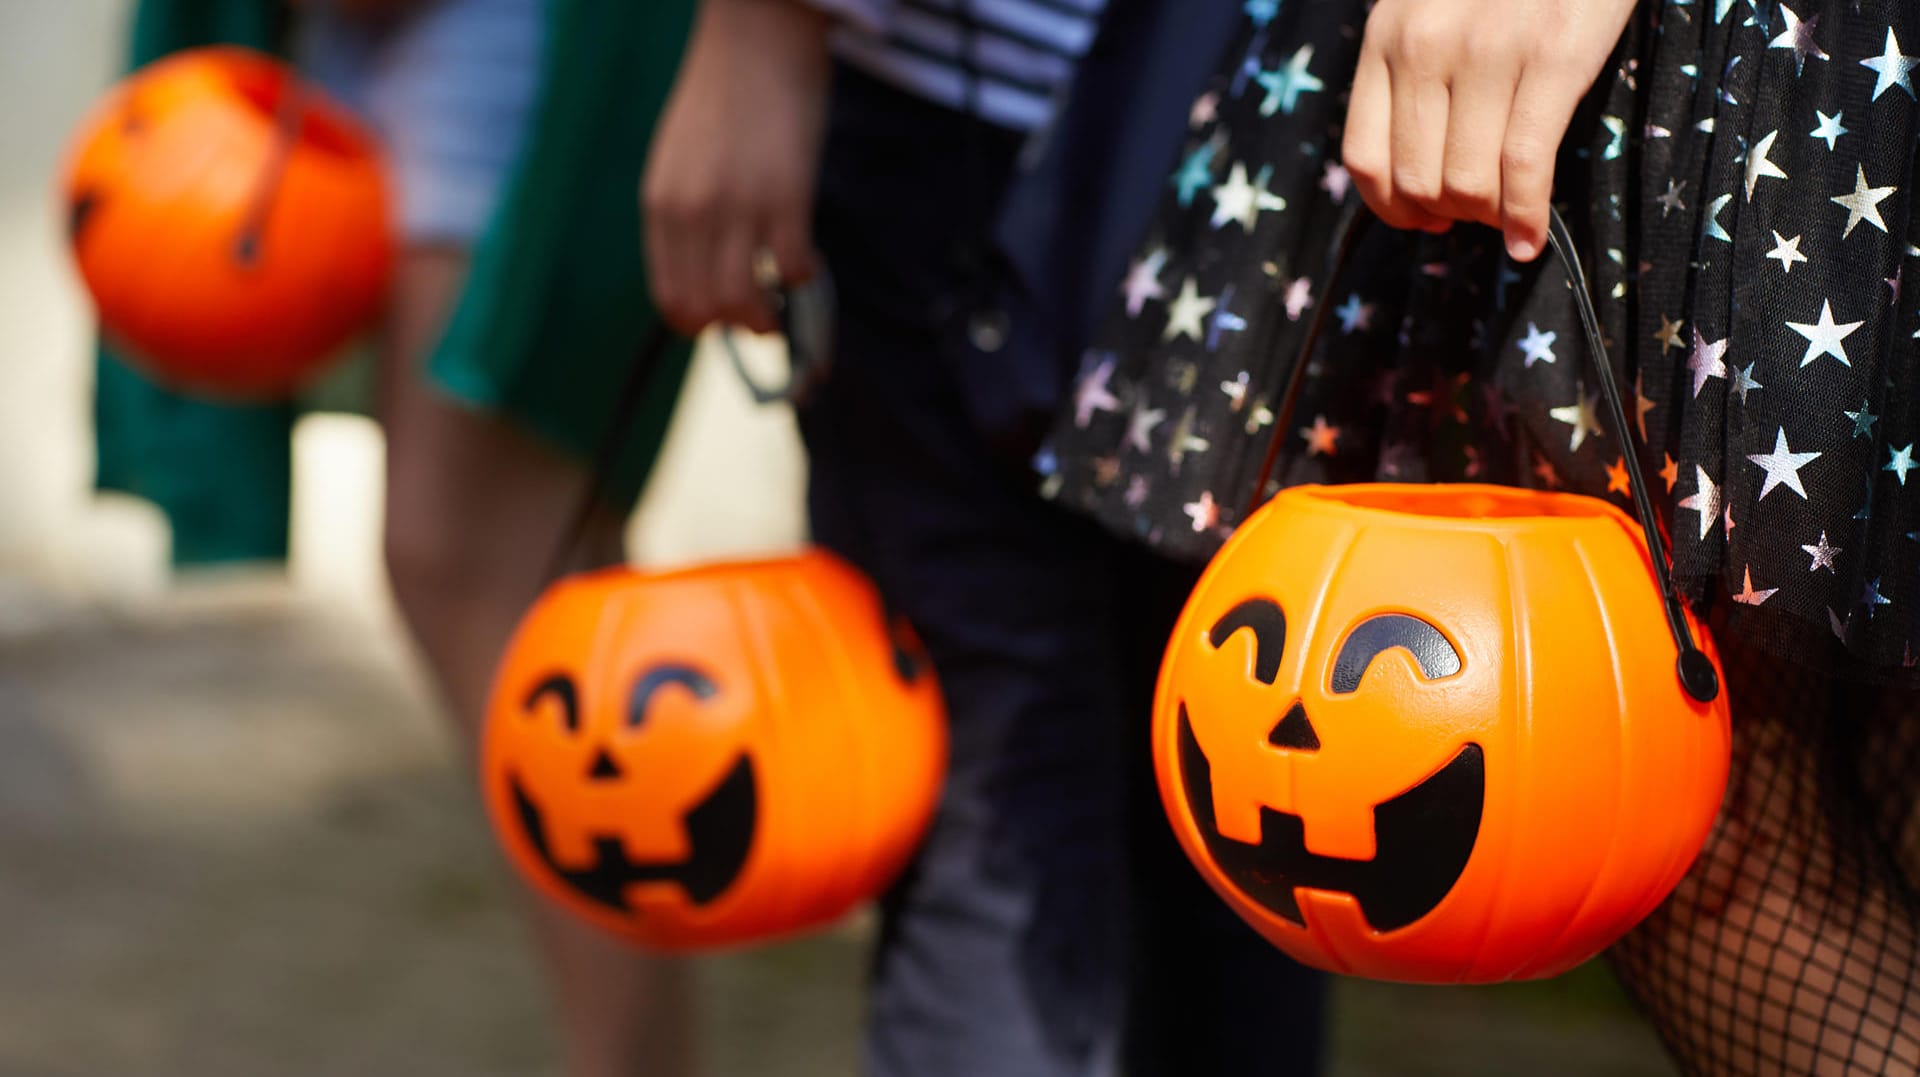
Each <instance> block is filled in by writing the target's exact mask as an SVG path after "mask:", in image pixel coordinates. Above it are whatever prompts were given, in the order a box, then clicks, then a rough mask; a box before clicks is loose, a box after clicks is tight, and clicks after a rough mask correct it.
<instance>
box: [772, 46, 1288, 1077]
mask: <svg viewBox="0 0 1920 1077" xmlns="http://www.w3.org/2000/svg"><path fill="white" fill-rule="evenodd" d="M1018 148H1019V147H1018V142H1017V140H1016V139H1015V138H1014V137H1013V136H1012V135H1010V134H1008V133H1006V132H999V131H994V130H992V129H987V128H983V127H980V126H979V125H976V124H970V123H967V122H965V121H963V120H962V119H961V118H960V117H959V116H957V115H956V114H954V113H952V112H949V111H947V110H944V109H940V108H937V107H935V106H931V105H928V104H925V103H923V102H920V101H918V100H916V99H913V98H910V97H908V96H906V95H904V94H901V93H899V92H897V91H894V90H892V89H890V88H887V87H884V86H882V85H880V84H879V83H877V82H874V81H872V80H869V79H866V78H864V77H862V76H859V75H857V74H853V73H850V72H846V71H842V72H840V73H839V77H838V78H837V80H836V90H835V101H834V107H833V111H832V121H831V124H830V133H829V137H828V146H827V151H826V156H825V164H824V168H823V178H822V185H821V191H820V199H819V222H818V233H817V234H818V241H819V243H820V246H821V249H822V251H823V253H824V254H825V256H826V260H827V263H828V265H829V267H830V269H831V271H832V272H833V274H834V277H835V280H836V283H837V285H838V290H839V297H840V306H841V310H840V327H839V337H838V342H837V346H836V348H835V353H834V368H833V371H832V374H831V376H830V377H829V379H828V380H827V381H826V383H825V384H824V386H823V387H822V388H821V389H820V391H819V393H818V394H817V395H816V396H815V397H814V398H813V399H812V400H811V401H810V402H809V403H808V404H807V406H806V407H804V408H803V409H802V411H801V427H802V431H803V433H804V435H805V437H806V441H807V446H808V449H809V451H810V453H811V458H812V464H811V484H810V490H809V501H810V511H811V515H812V522H813V529H814V537H815V539H816V540H817V541H818V542H820V543H822V544H823V545H825V546H827V547H829V548H832V549H834V550H836V551H838V552H840V553H841V554H843V555H844V556H846V557H847V558H849V559H850V560H851V561H853V562H854V563H855V564H857V565H859V566H860V567H861V568H862V569H864V570H865V571H866V572H867V573H868V574H869V575H870V576H872V578H873V579H874V580H875V581H876V582H877V583H878V585H879V587H880V589H881V591H882V592H883V594H884V595H885V597H886V599H887V601H888V603H889V604H890V605H891V606H892V607H893V608H894V610H895V611H896V612H898V613H902V614H905V615H906V616H907V617H908V618H909V619H911V621H912V622H913V624H914V626H915V627H916V628H917V629H918V631H919V633H920V635H921V637H922V638H923V639H924V640H925V642H926V645H927V647H928V650H929V652H930V653H931V655H932V657H933V660H934V665H935V668H936V669H937V670H938V672H939V676H940V680H941V684H942V686H943V688H944V690H945V693H946V699H947V705H948V710H949V713H950V717H951V724H952V763H951V769H950V773H949V775H948V778H947V785H946V789H945V792H944V795H943V799H942V801H941V804H940V809H939V812H938V815H937V818H936V819H935V821H934V824H933V828H932V832H931V834H930V835H929V837H928V839H927V842H926V845H925V847H924V849H923V850H922V852H921V853H920V855H919V857H918V858H917V860H916V861H915V863H914V864H913V865H912V867H911V868H910V869H909V870H908V873H907V874H906V876H905V877H904V878H903V879H902V880H901V881H900V883H899V884H898V885H897V886H896V887H895V888H894V890H893V892H892V893H891V894H889V895H888V897H887V899H886V901H885V902H884V905H883V927H882V931H881V937H880V941H879V946H878V950H877V952H876V954H875V957H874V964H873V976H872V985H871V994H870V1003H869V1005H870V1021H869V1026H868V1036H867V1044H866V1069H867V1071H868V1073H870V1074H871V1075H872V1077H1091V1075H1096V1074H1107V1073H1115V1072H1121V1071H1122V1070H1124V1072H1126V1073H1127V1074H1129V1075H1130V1077H1160V1075H1175V1074H1177V1075H1180V1077H1240V1075H1249V1077H1251V1075H1294V1074H1302V1075H1304V1074H1312V1073H1315V1072H1317V1069H1318V1063H1319V1056H1320V1038H1321V1036H1320V1032H1321V1022H1322V1016H1323V998H1324V990H1325V985H1324V981H1323V979H1322V978H1321V977H1320V976H1319V975H1318V974H1315V973H1310V972H1308V971H1306V970H1304V969H1302V968H1301V967H1300V966H1298V965H1296V964H1294V963H1293V962H1291V961H1289V960H1288V959H1286V958H1285V957H1283V956H1282V955H1281V954H1279V953H1278V952H1277V951H1275V950H1274V949H1272V948H1271V947H1270V946H1268V945H1267V944H1266V942H1264V941H1263V940H1262V939H1260V938H1259V936H1257V935H1256V934H1255V933H1254V932H1253V931H1252V930H1251V929H1249V928H1248V927H1246V926H1245V925H1244V924H1242V923H1241V922H1240V921H1239V920H1238V919H1237V918H1236V917H1235V916H1234V915H1233V914H1232V913H1231V912H1230V911H1229V910H1228V909H1227V908H1226V906H1225V905H1224V904H1223V903H1221V902H1220V901H1219V899H1218V898H1217V897H1215V896H1214V895H1213V894H1212V893H1211V892H1210V891H1209V890H1207V888H1206V886H1205V885H1204V883H1202V882H1201V881H1200V879H1199V876H1198V875H1197V874H1196V873H1195V872H1194V870H1193V868H1192V866H1191V865H1190V864H1188V862H1187V861H1186V859H1185V858H1184V856H1183V855H1182V854H1181V853H1180V850H1179V849H1178V847H1177V846H1176V845H1175V843H1174V840H1173V836H1172V833H1171V830H1170V829H1169V827H1168V825H1167V823H1166V821H1165V818H1164V817H1163V815H1162V814H1161V809H1160V805H1159V799H1158V794H1157V792H1156V791H1155V789H1154V786H1153V776H1152V761H1151V757H1150V752H1149V750H1148V741H1147V722H1148V717H1149V707H1150V703H1151V699H1152V690H1153V679H1154V675H1155V671H1156V670H1157V668H1158V665H1159V659H1160V652H1161V649H1162V647H1163V646H1164V644H1165V641H1166V638H1167V635H1168V632H1169V631H1170V629H1171V626H1172V622H1173V618H1174V616H1175V614H1176V613H1177V612H1178V610H1179V604H1180V602H1181V601H1182V599H1183V598H1184V597H1185V594H1186V592H1187V589H1188V588H1189V587H1190V586H1191V584H1192V582H1193V581H1192V573H1191V570H1189V569H1185V568H1182V567H1180V566H1176V565H1173V564H1170V563H1167V562H1163V561H1159V560H1157V559H1155V558H1153V557H1152V556H1151V555H1150V554H1147V553H1146V552H1144V551H1141V550H1137V549H1134V548H1131V547H1127V546H1124V545H1122V544H1120V543H1118V542H1116V541H1114V540H1112V539H1109V538H1108V537H1106V536H1105V535H1104V534H1103V533H1102V532H1100V531H1099V530H1097V529H1096V528H1095V527H1094V526H1093V525H1092V524H1089V523H1086V522H1083V521H1081V520H1079V519H1077V518H1074V517H1071V516H1069V515H1067V514H1065V513H1064V512H1062V511H1060V510H1057V509H1055V508H1053V507H1052V506H1050V505H1048V504H1047V503H1046V502H1044V501H1042V500H1041V499H1039V498H1038V497H1037V496H1035V494H1034V493H1033V492H1032V480H1031V478H1030V476H1029V475H1028V474H1027V473H1026V472H1025V471H1024V469H1023V468H1022V467H1021V466H1020V465H1019V464H1018V463H1017V462H1015V461H1013V460H1010V459H1009V458H1007V456H1006V455H1005V453H1004V452H1003V451H1002V448H1003V447H1000V446H995V445H991V444H989V443H988V442H987V441H986V439H984V438H983V437H982V436H981V435H980V434H979V432H978V429H977V424H975V423H974V422H973V421H972V420H971V419H970V418H969V415H968V412H967V408H966V406H965V404H964V400H965V395H966V394H964V393H963V392H962V391H961V386H960V378H962V377H963V376H964V374H965V367H964V364H965V363H966V362H967V361H968V356H969V355H970V354H974V352H973V349H976V348H978V347H980V346H982V345H985V346H988V347H991V346H993V345H994V344H996V343H998V342H999V341H1001V340H1002V339H1004V336H1003V335H996V331H997V328H998V327H997V326H996V324H995V317H996V316H995V315H994V313H993V312H992V311H991V310H990V309H983V308H982V307H981V306H980V304H981V303H982V302H984V300H983V298H982V297H983V296H984V295H986V294H988V293H987V291H986V290H985V289H983V288H982V287H981V286H980V283H981V277H982V274H983V270H982V265H983V261H982V258H981V256H980V252H979V249H978V247H977V246H976V244H977V242H978V240H979V238H980V237H982V236H984V235H986V234H988V229H989V223H990V221H991V217H992V214H993V212H994V208H995V206H996V205H997V203H998V201H999V199H1000V196H1001V193H1002V190H1003V188H1004V186H1005V184H1006V182H1007V180H1008V177H1009V175H1010V173H1011V171H1012V167H1013V163H1014V160H1015V158H1016V156H1017V152H1018ZM1036 361H1045V360H1044V359H1036Z"/></svg>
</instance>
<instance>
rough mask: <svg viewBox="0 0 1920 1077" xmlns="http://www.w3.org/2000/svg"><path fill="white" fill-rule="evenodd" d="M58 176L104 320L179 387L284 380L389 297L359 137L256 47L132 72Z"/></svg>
mask: <svg viewBox="0 0 1920 1077" xmlns="http://www.w3.org/2000/svg"><path fill="white" fill-rule="evenodd" d="M63 194H64V204H65V208H66V215H67V227H68V239H69V242H70V245H71V247H72V250H73V256H74V259H75V261H76V263H77V264H78V266H79V269H80V275H81V277H82V278H83V279H84V281H85V282H86V286H87V291H88V292H89V294H91V296H92V297H93V302H94V306H95V309H96V311H97V313H98V315H99V318H100V322H101V327H102V330H103V332H104V334H105V335H106V337H107V338H108V340H110V341H111V342H113V343H114V344H115V345H116V346H117V347H119V348H120V349H121V350H123V351H124V352H126V353H127V355H128V357H129V358H130V359H131V360H133V361H134V362H136V363H138V364H140V365H141V366H142V368H143V369H145V370H146V371H147V372H148V373H149V374H151V375H152V376H153V377H155V378H156V379H157V380H159V381H161V382H163V383H164V384H167V385H169V386H172V387H175V388H178V389H182V390H185V391H190V392H194V393H198V394H201V395H206V396H213V397H227V398H241V399H261V398H275V397H282V396H285V395H287V394H289V393H291V392H293V391H294V390H295V389H297V388H299V387H300V386H301V385H303V384H305V383H307V382H309V381H311V380H312V379H313V378H314V377H315V376H317V374H318V373H320V372H321V370H322V368H323V366H324V364H325V363H326V362H327V361H328V360H329V359H331V358H334V357H336V356H337V355H339V354H340V353H341V352H342V350H343V348H344V347H345V346H346V345H347V344H348V343H349V342H350V341H351V339H352V338H353V337H354V336H356V335H357V334H359V333H361V332H363V331H365V330H366V329H367V328H368V327H369V326H370V325H371V324H372V322H373V321H374V320H375V319H376V318H377V317H378V316H379V313H380V311H381V307H382V304H383V302H384V300H385V297H386V291H387V284H388V280H389V278H390V275H391V273H392V266H393V238H392V235H391V228H392V226H391V223H390V211H389V205H388V193H387V184H386V179H385V176H384V174H383V170H382V165H381V158H380V154H379V151H378V147H377V146H376V144H375V142H374V139H373V137H372V136H371V135H370V134H369V133H367V131H366V130H364V129H363V128H362V127H361V126H360V125H359V124H358V123H357V122H356V121H355V120H354V119H353V117H352V116H351V115H349V114H348V113H347V112H346V111H345V110H344V109H343V108H341V107H340V106H338V105H336V104H334V103H332V102H331V101H329V100H328V99H327V98H326V97H325V96H324V95H323V94H322V93H321V92H320V91H318V90H317V89H315V88H313V87H311V86H308V85H306V84H304V83H302V82H300V81H299V80H298V79H297V78H296V77H295V76H294V75H293V74H292V72H291V71H290V70H289V69H288V68H287V67H286V66H285V65H284V64H281V63H279V62H278V61H275V60H273V59H271V58H269V57H266V56H263V55H261V54H259V53H255V52H251V51H248V50H245V49H239V48H232V47H212V48H204V49H194V50H189V51H186V52H182V53H176V54H174V55H172V56H169V57H167V58H165V59H162V60H160V61H157V62H155V63H153V64H151V65H149V66H147V67H144V68H142V69H141V70H139V71H137V72H135V73H134V74H133V75H131V76H129V77H128V78H127V79H126V80H124V81H123V82H121V83H120V84H119V85H118V86H116V87H114V88H113V89H112V90H111V91H110V92H109V93H108V94H107V95H106V97H105V98H104V99H103V100H102V101H101V102H100V103H99V104H98V105H97V106H96V107H95V108H94V109H93V110H92V112H91V113H90V114H89V115H88V116H87V117H86V119H85V120H84V121H83V122H82V123H81V125H80V128H79V130H78V132H77V133H76V135H75V137H74V140H73V146H72V150H71V151H70V154H69V158H68V163H67V167H66V169H65V174H64V178H63Z"/></svg>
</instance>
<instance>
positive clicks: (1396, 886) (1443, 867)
mask: <svg viewBox="0 0 1920 1077" xmlns="http://www.w3.org/2000/svg"><path fill="white" fill-rule="evenodd" d="M1179 736H1180V776H1181V779H1182V781H1183V782H1184V783H1185V785H1186V795H1187V807H1188V808H1189V810H1190V811H1191V812H1192V813H1193V821H1194V823H1195V825H1196V826H1198V827H1199V830H1200V839H1201V841H1202V842H1204V843H1205V844H1206V847H1207V852H1208V854H1210V855H1211V856H1212V857H1213V860H1214V862H1215V863H1216V864H1218V865H1219V866H1220V870H1221V872H1222V873H1224V874H1225V875H1226V877H1227V878H1228V879H1231V880H1232V881H1233V883H1234V885H1235V886H1237V887H1239V888H1240V890H1241V891H1242V892H1243V893H1245V894H1246V895H1247V896H1248V897H1249V898H1252V899H1253V900H1254V901H1256V902H1258V903H1259V904H1260V905H1261V906H1262V907H1263V908H1265V909H1267V910H1268V911H1270V912H1272V913H1274V914H1276V915H1278V916H1281V917H1283V918H1285V919H1287V920H1289V921H1291V922H1293V923H1294V924H1298V925H1300V926H1302V927H1304V926H1306V918H1305V917H1304V916H1303V915H1302V914H1301V911H1300V902H1299V899H1298V898H1296V897H1295V896H1294V891H1295V890H1296V889H1300V888H1305V889H1310V890H1326V891H1332V892H1335V893H1343V894H1351V895H1352V896H1353V899H1354V901H1356V902H1357V903H1358V904H1359V906H1360V914H1361V915H1362V916H1364V917H1365V918H1366V921H1367V924H1368V925H1369V926H1371V927H1372V928H1373V929H1374V930H1375V931H1381V932H1385V931H1393V930H1396V929H1398V928H1402V927H1406V926H1407V925H1408V924H1411V923H1413V922H1414V921H1416V920H1419V919H1420V918H1421V917H1423V916H1425V915H1427V914H1428V913H1430V912H1432V911H1433V910H1434V908H1435V907H1436V906H1438V905H1439V904H1440V901H1441V899H1442V898H1445V897H1446V896H1447V893H1448V892H1449V891H1451V890H1452V889H1453V885H1454V883H1456V882H1458V881H1459V880H1460V873H1461V872H1463V871H1465V870H1466V867H1467V859H1468V858H1469V857H1470V856H1472V855H1473V846H1474V843H1475V841H1477V840H1478V838H1479V835H1480V816H1481V812H1482V810H1483V808H1484V807H1485V802H1486V763H1485V759H1484V757H1483V753H1482V752H1481V750H1480V746H1479V745H1478V744H1468V745H1467V746H1465V747H1464V748H1461V749H1460V751H1459V752H1458V753H1456V754H1455V755H1454V757H1453V759H1452V760H1450V761H1449V762H1448V763H1447V765H1446V766H1444V767H1441V768H1440V769H1439V770H1438V771H1437V772H1435V773H1434V774H1432V775H1431V776H1429V777H1428V778H1426V779H1425V780H1424V781H1422V782H1420V783H1419V784H1418V785H1415V786H1414V787H1413V788H1411V789H1408V790H1407V791H1406V792H1404V793H1401V794H1400V795H1399V796H1396V797H1394V798H1393V799H1391V800H1388V801H1386V802H1385V803H1383V804H1379V805H1377V806H1375V807H1374V809H1373V819H1374V845H1375V850H1374V856H1373V859H1371V860H1347V859H1344V858H1340V857H1331V856H1321V855H1319V854H1317V853H1311V852H1308V851H1307V845H1306V830H1305V827H1304V825H1303V824H1302V823H1301V820H1300V817H1299V816H1297V815H1292V814H1289V813H1286V812H1280V811H1274V810H1273V809H1272V808H1268V807H1265V806H1262V807H1261V809H1260V844H1258V845H1248V844H1245V843H1243V842H1238V841H1235V840H1233V839H1232V838H1228V837H1226V836H1224V835H1222V834H1221V833H1220V831H1219V829H1218V827H1217V823H1216V817H1215V815H1214V810H1213V767H1212V765H1211V764H1210V763H1208V761H1207V757H1206V754H1205V753H1203V752H1202V751H1201V750H1200V742H1199V741H1198V740H1197V739H1195V737H1194V735H1193V726H1192V724H1191V722H1190V721H1189V719H1188V717H1187V708H1186V705H1185V704H1184V703H1183V704H1181V706H1180V731H1179Z"/></svg>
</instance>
